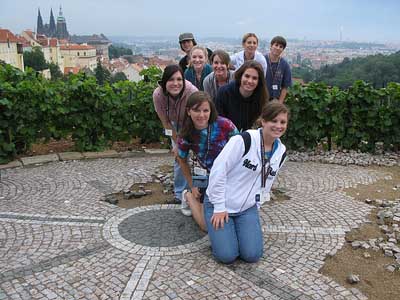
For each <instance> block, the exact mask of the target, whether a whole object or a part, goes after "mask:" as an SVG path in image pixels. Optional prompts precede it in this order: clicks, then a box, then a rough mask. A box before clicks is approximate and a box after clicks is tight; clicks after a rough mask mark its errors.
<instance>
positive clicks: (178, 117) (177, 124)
mask: <svg viewBox="0 0 400 300" xmlns="http://www.w3.org/2000/svg"><path fill="white" fill-rule="evenodd" d="M180 99H181V98H180V97H179V98H178V100H175V103H176V102H177V101H179V100H180ZM181 108H182V101H181V103H179V108H178V111H177V116H176V132H178V131H179V120H180V116H181ZM167 118H168V121H169V122H171V119H170V118H169V95H168V96H167Z"/></svg>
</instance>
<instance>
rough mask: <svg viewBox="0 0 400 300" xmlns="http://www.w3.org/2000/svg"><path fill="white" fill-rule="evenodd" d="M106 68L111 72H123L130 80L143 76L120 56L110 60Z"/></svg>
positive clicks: (135, 80)
mask: <svg viewBox="0 0 400 300" xmlns="http://www.w3.org/2000/svg"><path fill="white" fill-rule="evenodd" d="M108 68H109V69H110V71H111V73H112V74H116V73H118V72H122V73H124V74H125V76H126V78H127V79H128V80H130V81H134V82H138V81H140V80H142V79H143V77H142V76H141V75H140V74H139V72H140V71H141V70H137V69H136V68H135V67H134V66H133V65H132V64H130V63H129V62H128V61H127V60H126V59H123V58H122V57H120V58H115V59H112V60H110V62H109V64H108Z"/></svg>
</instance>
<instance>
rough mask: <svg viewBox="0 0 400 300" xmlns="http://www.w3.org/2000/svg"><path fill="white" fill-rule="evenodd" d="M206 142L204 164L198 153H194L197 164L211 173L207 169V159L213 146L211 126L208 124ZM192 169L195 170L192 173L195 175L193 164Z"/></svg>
mask: <svg viewBox="0 0 400 300" xmlns="http://www.w3.org/2000/svg"><path fill="white" fill-rule="evenodd" d="M206 141H207V148H206V154H205V155H204V158H203V163H202V162H201V161H200V159H199V157H198V155H197V153H194V152H193V153H194V155H195V158H196V160H197V162H198V163H199V164H200V166H201V167H202V168H203V169H206V170H207V171H208V172H210V170H209V169H208V167H207V157H208V152H209V151H210V146H211V124H208V127H207V137H206ZM192 169H193V170H192V173H193V174H194V164H192Z"/></svg>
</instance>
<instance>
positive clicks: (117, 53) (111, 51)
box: [108, 45, 132, 59]
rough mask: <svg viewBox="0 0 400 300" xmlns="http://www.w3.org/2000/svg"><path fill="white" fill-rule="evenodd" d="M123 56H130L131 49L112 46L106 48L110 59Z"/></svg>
mask: <svg viewBox="0 0 400 300" xmlns="http://www.w3.org/2000/svg"><path fill="white" fill-rule="evenodd" d="M123 55H132V49H129V48H124V47H117V46H113V45H110V47H109V48H108V56H109V58H110V59H113V58H118V57H121V56H123Z"/></svg>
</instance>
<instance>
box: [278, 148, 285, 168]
mask: <svg viewBox="0 0 400 300" xmlns="http://www.w3.org/2000/svg"><path fill="white" fill-rule="evenodd" d="M285 158H286V151H285V153H283V155H282V158H281V162H280V163H279V168H280V167H281V166H282V164H283V162H284V161H285Z"/></svg>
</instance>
